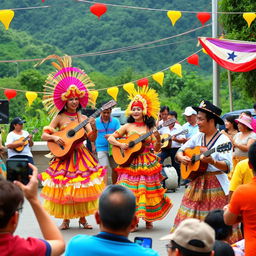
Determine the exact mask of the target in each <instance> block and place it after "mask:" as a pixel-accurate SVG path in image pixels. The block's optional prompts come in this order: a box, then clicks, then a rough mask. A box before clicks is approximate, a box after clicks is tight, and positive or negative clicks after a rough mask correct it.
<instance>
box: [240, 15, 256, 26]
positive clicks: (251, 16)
mask: <svg viewBox="0 0 256 256" xmlns="http://www.w3.org/2000/svg"><path fill="white" fill-rule="evenodd" d="M243 18H244V19H245V20H246V22H247V24H248V28H249V27H250V26H251V24H252V22H253V21H254V20H255V18H256V13H253V12H245V13H244V14H243Z"/></svg>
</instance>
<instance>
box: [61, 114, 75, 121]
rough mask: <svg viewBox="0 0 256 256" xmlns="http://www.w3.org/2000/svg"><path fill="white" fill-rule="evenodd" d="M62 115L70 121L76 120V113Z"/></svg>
mask: <svg viewBox="0 0 256 256" xmlns="http://www.w3.org/2000/svg"><path fill="white" fill-rule="evenodd" d="M63 114H64V115H66V116H68V117H69V119H70V121H75V120H76V118H77V113H69V112H64V113H63Z"/></svg>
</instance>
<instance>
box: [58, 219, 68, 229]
mask: <svg viewBox="0 0 256 256" xmlns="http://www.w3.org/2000/svg"><path fill="white" fill-rule="evenodd" d="M69 223H70V220H63V222H62V223H61V225H60V226H59V229H60V230H66V229H69Z"/></svg>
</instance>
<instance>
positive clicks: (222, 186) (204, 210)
mask: <svg viewBox="0 0 256 256" xmlns="http://www.w3.org/2000/svg"><path fill="white" fill-rule="evenodd" d="M193 108H194V109H195V110H196V111H198V114H197V124H198V126H199V131H200V132H199V133H197V134H196V135H194V136H193V137H192V138H191V139H190V140H188V141H187V142H186V143H185V144H184V145H183V146H181V148H180V149H179V151H178V152H177V154H176V159H177V160H178V161H179V162H181V164H183V165H186V166H187V165H189V164H190V163H191V161H192V160H191V157H189V156H188V155H187V154H185V153H184V151H185V150H186V149H188V148H190V149H193V148H195V147H196V146H201V147H204V149H203V148H202V149H201V150H202V153H203V152H205V151H206V150H210V149H213V148H216V147H218V146H220V145H221V144H225V145H227V144H228V143H231V142H230V140H229V138H228V137H227V136H226V135H224V134H222V133H220V132H219V131H218V129H217V127H216V126H217V124H224V122H223V120H222V119H221V117H220V115H221V112H222V110H221V109H220V108H218V107H216V106H215V105H213V104H212V103H211V102H209V101H202V102H201V103H200V105H199V107H193ZM200 161H201V162H202V163H204V164H207V169H206V170H205V172H204V173H203V174H202V175H200V176H198V177H196V178H194V179H193V180H192V181H191V182H190V183H189V185H188V187H187V189H186V190H185V193H184V196H183V199H182V202H181V206H180V208H179V211H178V214H177V216H176V218H175V221H174V228H176V227H177V226H178V225H179V223H180V222H182V221H183V220H184V219H187V218H196V219H199V220H204V218H205V217H206V215H207V214H208V213H209V212H210V211H211V210H216V209H223V207H224V206H225V205H226V204H228V192H229V181H228V177H227V173H228V172H229V171H230V170H231V168H232V150H229V151H224V152H222V151H220V152H218V150H215V151H213V153H212V154H211V155H210V156H204V155H201V157H200ZM199 171H200V167H199ZM240 238H241V237H240V232H239V230H238V229H237V227H236V228H235V229H234V232H233V237H232V240H233V242H235V241H238V240H240Z"/></svg>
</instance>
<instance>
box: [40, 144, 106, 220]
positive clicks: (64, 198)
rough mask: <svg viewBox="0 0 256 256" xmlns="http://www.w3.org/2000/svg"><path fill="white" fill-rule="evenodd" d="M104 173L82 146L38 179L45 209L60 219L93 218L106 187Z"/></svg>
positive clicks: (53, 164)
mask: <svg viewBox="0 0 256 256" xmlns="http://www.w3.org/2000/svg"><path fill="white" fill-rule="evenodd" d="M105 172H106V170H105V169H104V168H103V167H102V166H98V162H97V160H96V159H95V158H94V157H93V156H92V155H91V153H90V152H89V151H88V149H87V148H86V147H85V146H84V145H83V144H80V145H79V146H77V147H76V148H75V149H74V151H73V152H72V154H70V155H68V156H66V157H65V158H62V159H60V158H54V159H53V160H52V161H51V162H50V165H49V167H48V168H47V169H46V171H45V172H43V173H41V174H40V175H39V179H40V180H41V181H42V185H43V189H42V192H41V196H42V197H43V198H44V199H45V200H44V204H43V206H44V208H45V209H46V210H47V212H48V213H49V214H50V215H52V216H54V217H56V218H61V219H72V218H80V217H83V216H88V215H91V214H93V213H94V212H95V211H96V210H97V209H98V198H99V196H100V195H101V193H102V191H103V189H104V187H105V184H104V182H103V177H104V175H105Z"/></svg>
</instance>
